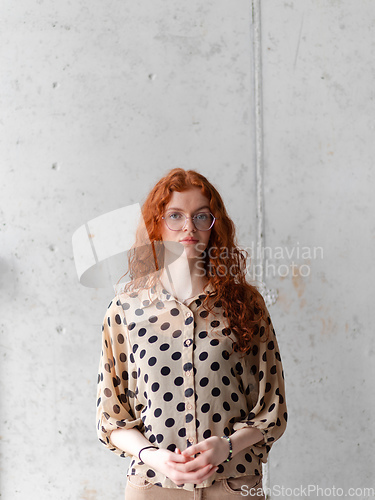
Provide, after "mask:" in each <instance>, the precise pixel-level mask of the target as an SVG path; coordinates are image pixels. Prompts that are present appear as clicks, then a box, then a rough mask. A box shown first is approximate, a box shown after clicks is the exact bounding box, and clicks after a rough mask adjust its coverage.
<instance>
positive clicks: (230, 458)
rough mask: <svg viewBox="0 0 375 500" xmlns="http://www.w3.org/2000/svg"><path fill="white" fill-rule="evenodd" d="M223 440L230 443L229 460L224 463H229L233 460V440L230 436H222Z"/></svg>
mask: <svg viewBox="0 0 375 500" xmlns="http://www.w3.org/2000/svg"><path fill="white" fill-rule="evenodd" d="M221 438H222V439H227V440H228V442H229V455H228V458H227V459H226V460H224V462H229V461H230V460H232V458H233V448H232V440H231V438H230V437H229V436H222V437H221Z"/></svg>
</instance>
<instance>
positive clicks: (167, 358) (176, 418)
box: [97, 168, 287, 500]
mask: <svg viewBox="0 0 375 500" xmlns="http://www.w3.org/2000/svg"><path fill="white" fill-rule="evenodd" d="M142 214H143V222H144V223H142V224H140V225H139V229H138V232H137V237H136V242H135V245H134V248H133V252H132V255H131V256H130V258H129V271H130V277H131V281H130V283H127V284H126V285H125V286H124V287H123V288H122V289H121V290H119V291H118V293H117V295H116V297H115V298H114V299H113V300H112V302H111V303H110V304H109V306H108V310H107V312H106V315H105V318H104V322H103V328H102V356H101V360H100V367H99V377H98V400H97V432H98V436H99V439H100V441H101V442H102V443H103V444H104V445H105V446H106V447H107V448H108V449H109V450H111V451H113V452H114V453H116V454H117V455H119V456H120V457H130V458H131V461H130V465H129V469H128V473H127V486H126V490H125V498H126V500H129V499H131V500H141V499H146V498H147V499H149V498H153V499H158V498H160V499H161V498H163V500H168V499H170V500H174V499H175V500H177V499H181V498H182V499H186V500H188V499H191V500H193V499H197V498H204V499H207V500H209V499H215V500H216V499H217V498H220V499H226V498H228V499H229V498H232V497H233V495H242V496H243V495H244V494H245V495H246V496H250V497H254V498H258V499H259V498H264V496H263V494H262V492H261V490H260V489H261V488H262V462H263V463H265V462H267V458H268V454H269V452H270V449H271V447H272V445H273V443H274V442H275V441H276V440H277V439H279V438H280V437H281V435H282V434H283V433H284V431H285V428H286V424H287V408H286V400H285V386H284V373H283V367H282V362H281V357H280V351H279V348H278V344H277V340H276V336H275V331H274V329H273V326H272V322H271V318H270V315H269V312H268V310H267V308H266V306H265V303H264V301H263V299H262V296H261V295H260V293H259V292H258V291H257V289H256V288H255V286H253V285H251V284H249V283H248V282H247V281H246V276H245V275H246V257H245V255H244V254H246V252H244V251H241V250H240V249H239V248H238V247H237V244H236V239H235V228H234V225H233V222H232V221H231V219H230V218H229V216H228V214H227V211H226V209H225V206H224V203H223V200H222V198H221V196H220V195H219V193H218V192H217V190H216V189H215V187H214V186H213V185H212V184H211V183H210V182H209V181H208V180H207V179H206V178H205V177H204V176H203V175H201V174H199V173H197V172H195V171H193V170H189V171H185V170H183V169H180V168H178V169H173V170H171V171H170V172H169V173H168V174H167V175H166V176H165V177H164V178H162V179H161V180H160V181H159V182H158V183H157V184H156V185H155V187H154V188H153V189H152V190H151V192H150V193H149V195H148V197H147V199H146V201H145V203H144V204H143V207H142ZM202 495H204V496H202Z"/></svg>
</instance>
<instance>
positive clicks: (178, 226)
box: [162, 212, 216, 231]
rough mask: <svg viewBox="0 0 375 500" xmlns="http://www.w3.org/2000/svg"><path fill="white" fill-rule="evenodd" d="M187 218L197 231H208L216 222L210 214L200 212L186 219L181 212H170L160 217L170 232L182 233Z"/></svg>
mask: <svg viewBox="0 0 375 500" xmlns="http://www.w3.org/2000/svg"><path fill="white" fill-rule="evenodd" d="M188 218H189V219H192V220H193V223H194V226H195V227H196V228H197V229H198V231H209V230H210V229H211V227H212V226H213V225H214V224H215V220H216V219H215V217H214V216H213V215H212V214H211V213H210V212H202V213H199V214H196V215H194V217H186V215H185V214H183V213H182V212H171V213H169V214H167V215H166V216H165V217H162V219H164V220H165V223H166V224H167V227H168V228H169V229H170V230H171V231H182V230H183V229H184V228H185V226H186V223H187V220H188Z"/></svg>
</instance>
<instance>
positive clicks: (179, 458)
mask: <svg viewBox="0 0 375 500" xmlns="http://www.w3.org/2000/svg"><path fill="white" fill-rule="evenodd" d="M186 462H190V460H189V458H188V457H185V456H184V455H181V454H178V453H173V455H171V456H170V458H168V460H167V462H166V463H169V464H175V463H182V464H184V463H186Z"/></svg>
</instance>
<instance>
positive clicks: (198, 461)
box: [166, 457, 212, 472]
mask: <svg viewBox="0 0 375 500" xmlns="http://www.w3.org/2000/svg"><path fill="white" fill-rule="evenodd" d="M166 464H167V465H168V466H169V467H171V468H173V469H174V470H176V471H179V472H194V471H199V470H200V469H202V468H203V467H206V466H207V465H210V466H212V464H205V463H203V461H202V458H201V457H199V458H195V459H192V460H189V461H186V462H185V463H181V462H171V461H169V462H166Z"/></svg>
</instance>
